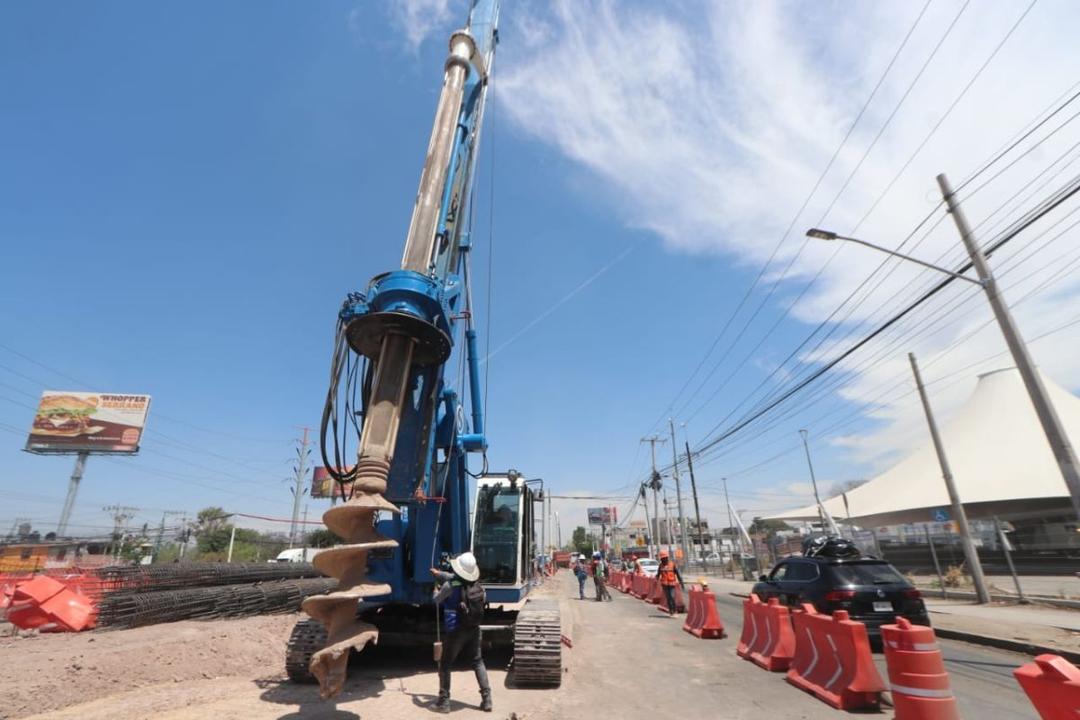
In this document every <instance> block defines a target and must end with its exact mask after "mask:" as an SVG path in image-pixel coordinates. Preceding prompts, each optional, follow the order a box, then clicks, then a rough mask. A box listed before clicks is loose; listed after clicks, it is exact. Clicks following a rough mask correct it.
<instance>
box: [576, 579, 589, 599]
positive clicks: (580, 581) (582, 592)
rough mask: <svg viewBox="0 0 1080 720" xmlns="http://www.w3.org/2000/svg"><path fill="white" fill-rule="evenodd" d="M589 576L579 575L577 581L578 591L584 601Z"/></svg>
mask: <svg viewBox="0 0 1080 720" xmlns="http://www.w3.org/2000/svg"><path fill="white" fill-rule="evenodd" d="M587 577H588V575H579V576H578V579H577V591H578V595H579V596H580V597H581V599H582V600H584V599H585V579H586V578H587Z"/></svg>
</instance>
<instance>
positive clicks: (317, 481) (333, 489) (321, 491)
mask: <svg viewBox="0 0 1080 720" xmlns="http://www.w3.org/2000/svg"><path fill="white" fill-rule="evenodd" d="M349 470H352V467H351V466H349V467H346V468H345V472H348V471H349ZM351 496H352V483H351V482H349V483H345V497H351ZM311 497H313V498H328V497H336V498H340V497H341V489H340V488H339V487H338V483H337V481H335V480H334V477H333V476H332V475H331V474H330V471H329V470H327V469H326V468H324V467H322V466H321V465H320V466H318V467H316V468H315V470H314V471H313V472H312V473H311Z"/></svg>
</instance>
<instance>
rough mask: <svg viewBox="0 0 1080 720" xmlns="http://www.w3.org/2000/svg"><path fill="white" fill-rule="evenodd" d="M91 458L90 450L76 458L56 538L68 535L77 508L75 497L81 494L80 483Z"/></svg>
mask: <svg viewBox="0 0 1080 720" xmlns="http://www.w3.org/2000/svg"><path fill="white" fill-rule="evenodd" d="M88 457H90V451H89V450H81V451H79V454H78V455H77V456H76V457H75V469H74V470H72V471H71V480H69V481H68V491H67V497H66V498H64V509H63V510H61V511H60V522H59V523H57V525H56V537H58V538H60V537H64V536H65V535H66V534H67V526H68V521H69V520H71V511H72V510H73V509H74V508H75V495H77V494H78V492H79V482H80V481H81V480H82V476H83V472H84V471H85V470H86V459H87V458H88Z"/></svg>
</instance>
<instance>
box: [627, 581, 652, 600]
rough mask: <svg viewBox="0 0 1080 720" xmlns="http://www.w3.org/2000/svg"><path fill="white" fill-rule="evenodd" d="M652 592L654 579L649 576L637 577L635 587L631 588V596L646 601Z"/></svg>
mask: <svg viewBox="0 0 1080 720" xmlns="http://www.w3.org/2000/svg"><path fill="white" fill-rule="evenodd" d="M650 590H652V578H651V577H649V576H648V575H635V576H634V581H633V585H631V587H630V594H631V595H633V596H634V597H636V598H639V599H641V600H644V599H645V598H647V597H648V596H649V591H650Z"/></svg>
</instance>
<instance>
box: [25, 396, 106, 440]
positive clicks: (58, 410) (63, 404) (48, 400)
mask: <svg viewBox="0 0 1080 720" xmlns="http://www.w3.org/2000/svg"><path fill="white" fill-rule="evenodd" d="M97 409H98V398H97V397H95V396H92V395H91V396H88V397H75V396H74V395H46V396H45V397H43V398H42V399H41V404H40V405H39V406H38V411H37V415H35V416H34V430H33V434H34V435H51V436H53V437H75V436H76V435H81V434H83V433H84V432H86V430H87V428H88V427H89V426H90V416H91V415H93V414H94V413H95V412H97Z"/></svg>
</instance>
